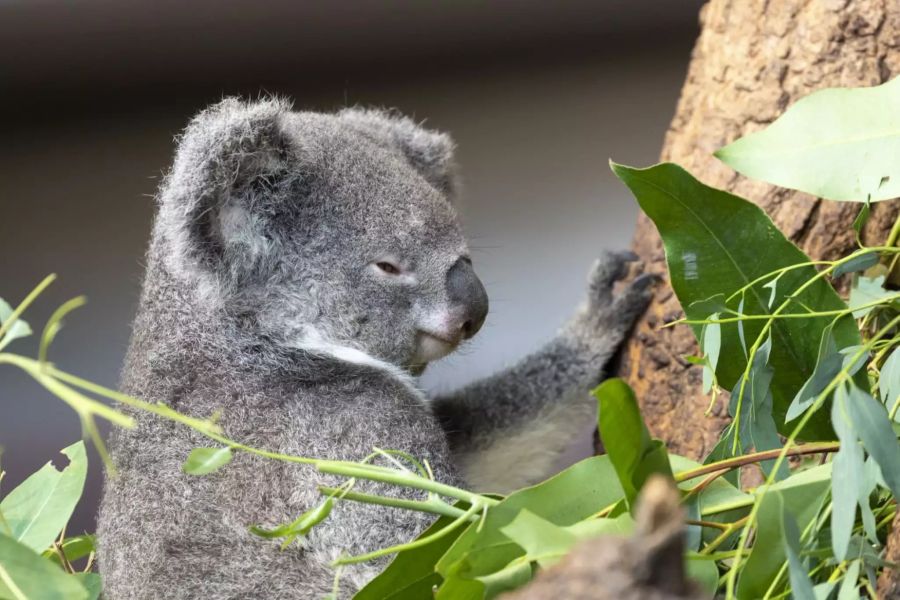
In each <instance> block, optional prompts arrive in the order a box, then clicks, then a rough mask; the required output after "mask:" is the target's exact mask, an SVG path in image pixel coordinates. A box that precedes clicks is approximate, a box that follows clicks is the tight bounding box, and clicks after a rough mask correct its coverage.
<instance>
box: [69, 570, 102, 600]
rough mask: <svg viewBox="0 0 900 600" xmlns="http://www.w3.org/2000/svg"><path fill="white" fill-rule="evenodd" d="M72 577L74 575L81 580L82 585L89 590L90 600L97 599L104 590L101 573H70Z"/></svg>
mask: <svg viewBox="0 0 900 600" xmlns="http://www.w3.org/2000/svg"><path fill="white" fill-rule="evenodd" d="M70 577H74V578H75V579H77V580H78V581H80V582H81V585H82V586H84V589H85V590H87V598H88V600H97V598H99V597H100V592H101V591H103V590H102V587H103V585H102V583H103V582H102V581H101V580H100V575H98V574H97V573H75V574H73V575H70Z"/></svg>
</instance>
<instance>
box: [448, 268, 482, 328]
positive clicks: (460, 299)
mask: <svg viewBox="0 0 900 600" xmlns="http://www.w3.org/2000/svg"><path fill="white" fill-rule="evenodd" d="M447 296H448V297H449V299H450V304H451V306H452V313H453V315H454V321H453V323H452V324H451V327H452V329H454V330H455V331H459V332H460V333H461V334H462V337H463V338H464V339H469V338H470V337H472V336H473V335H475V334H476V333H478V330H479V329H481V326H482V325H484V319H485V318H486V317H487V314H488V295H487V291H486V290H485V289H484V285H483V284H482V283H481V280H480V279H478V276H477V275H476V274H475V269H473V268H472V263H471V262H470V261H469V260H467V259H464V258H460V259H459V260H457V261H456V262H455V263H454V264H453V266H452V267H450V270H449V271H447Z"/></svg>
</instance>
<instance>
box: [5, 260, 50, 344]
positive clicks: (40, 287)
mask: <svg viewBox="0 0 900 600" xmlns="http://www.w3.org/2000/svg"><path fill="white" fill-rule="evenodd" d="M55 280H56V274H55V273H52V274H50V275H47V276H46V277H44V279H43V281H41V282H40V283H39V284H37V286H35V288H34V289H33V290H31V292H29V293H28V295H27V296H25V299H24V300H22V302H20V303H19V305H18V306H17V307H16V309H15V310H14V311H12V314H11V315H9V318H8V319H6V320H5V321H3V323H0V340H2V339H3V336H4V335H6V332H7V331H9V328H10V327H12V326H13V323H15V322H16V321H18V320H19V317H21V316H22V313H24V312H25V309H27V308H28V307H29V306H31V303H32V302H34V299H35V298H37V297H38V296H40V295H41V292H43V291H44V290H45V289H47V286H48V285H50V284H51V283H53V282H54V281H55ZM0 349H2V346H0Z"/></svg>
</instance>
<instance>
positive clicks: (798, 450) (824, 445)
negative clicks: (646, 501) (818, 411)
mask: <svg viewBox="0 0 900 600" xmlns="http://www.w3.org/2000/svg"><path fill="white" fill-rule="evenodd" d="M839 449H840V444H839V443H838V442H813V443H810V444H803V445H802V446H796V447H794V448H792V449H791V450H790V452H789V453H788V455H789V456H802V455H805V454H821V453H825V452H837V451H838V450H839ZM782 451H783V450H782V449H781V448H779V449H776V450H765V451H763V452H751V453H750V454H743V455H741V456H736V457H734V458H726V459H724V460H720V461H716V462H713V463H709V464H708V465H702V466H699V467H696V468H694V469H690V470H688V471H681V472H679V473H676V474H675V481H676V482H679V483H680V482H682V481H687V480H689V479H694V478H696V477H700V476H702V475H706V474H708V473H716V472H718V471H728V470H731V469H735V468H737V467H743V466H746V465H749V464H753V463H758V462H763V461H766V460H772V459H774V458H778V456H779V455H780V454H781V453H782Z"/></svg>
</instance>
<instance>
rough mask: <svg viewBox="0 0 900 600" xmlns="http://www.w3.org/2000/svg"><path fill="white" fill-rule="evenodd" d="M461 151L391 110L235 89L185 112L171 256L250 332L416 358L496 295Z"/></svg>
mask: <svg viewBox="0 0 900 600" xmlns="http://www.w3.org/2000/svg"><path fill="white" fill-rule="evenodd" d="M452 153H453V144H452V142H451V140H450V139H449V138H448V137H447V136H446V135H443V134H440V133H436V132H433V131H428V130H425V129H423V128H421V127H419V126H417V125H416V124H414V123H413V122H412V121H410V120H409V119H406V118H403V117H400V116H397V115H395V114H392V113H387V112H383V111H368V110H359V109H349V110H344V111H342V112H340V113H337V114H333V115H329V114H318V113H308V112H293V111H292V110H291V109H290V105H289V104H287V103H286V102H284V101H282V100H278V99H269V100H262V101H259V102H249V103H248V102H243V101H240V100H236V99H227V100H224V101H222V102H220V103H219V104H217V105H214V106H212V107H210V108H208V109H207V110H205V111H203V112H202V113H200V114H199V115H198V116H197V117H196V118H195V119H194V120H193V121H192V122H191V124H190V125H189V126H188V128H187V129H186V131H185V132H184V134H183V136H182V137H181V139H180V142H179V146H178V151H177V154H176V158H175V162H174V165H173V168H172V170H171V172H170V173H169V175H168V176H167V178H166V181H165V183H164V185H163V188H162V190H161V193H160V197H159V203H160V212H159V218H158V221H157V234H156V235H157V236H160V237H162V238H163V240H164V244H163V246H164V248H165V250H164V256H165V263H166V265H167V268H168V270H169V271H170V272H171V274H172V275H173V276H174V277H176V278H177V279H180V280H181V281H183V282H185V283H186V284H187V286H188V288H189V289H191V290H194V291H195V295H196V297H197V298H198V299H201V300H202V302H205V303H207V304H208V305H210V306H215V307H216V308H215V310H220V311H222V312H223V313H224V314H226V315H227V316H229V317H233V318H234V319H235V322H237V323H240V324H241V326H242V327H244V328H247V329H249V330H250V332H251V334H252V335H259V336H262V337H265V338H266V339H268V340H271V341H274V342H275V343H277V344H282V345H285V346H295V347H300V348H306V349H310V350H312V351H320V350H325V351H327V350H329V349H334V348H342V349H352V350H353V351H357V352H363V353H365V354H367V355H369V356H372V357H374V358H376V359H378V360H381V361H386V362H389V363H391V364H394V365H399V366H402V367H404V368H406V369H409V370H411V371H414V372H415V371H420V370H421V369H423V368H424V366H425V365H426V364H427V363H428V362H430V361H432V360H435V359H437V358H440V357H442V356H444V355H445V354H447V353H449V352H451V351H452V350H453V349H455V348H456V347H457V346H458V345H459V343H460V342H461V341H463V340H465V339H468V338H470V337H472V336H473V335H474V334H475V333H476V332H477V331H478V329H479V328H480V327H481V325H482V324H483V322H484V319H485V316H486V315H487V310H488V299H487V294H486V292H485V289H484V287H483V285H482V284H481V282H480V281H479V279H478V277H477V276H476V275H475V271H474V270H473V267H472V261H471V258H470V256H469V252H468V248H467V245H466V241H465V238H464V237H463V234H462V232H461V230H460V226H459V223H458V219H457V216H456V212H455V210H454V208H453V205H452V199H453V194H454V188H455V181H454V168H453V164H452Z"/></svg>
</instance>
